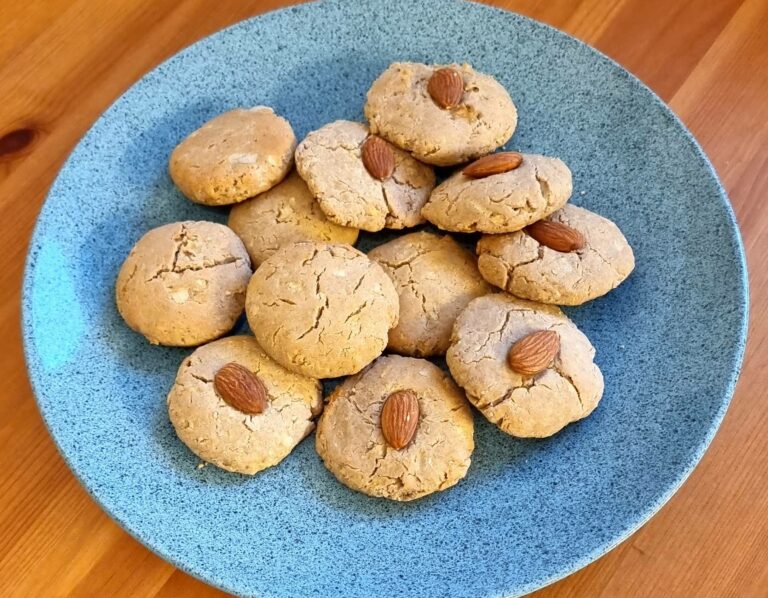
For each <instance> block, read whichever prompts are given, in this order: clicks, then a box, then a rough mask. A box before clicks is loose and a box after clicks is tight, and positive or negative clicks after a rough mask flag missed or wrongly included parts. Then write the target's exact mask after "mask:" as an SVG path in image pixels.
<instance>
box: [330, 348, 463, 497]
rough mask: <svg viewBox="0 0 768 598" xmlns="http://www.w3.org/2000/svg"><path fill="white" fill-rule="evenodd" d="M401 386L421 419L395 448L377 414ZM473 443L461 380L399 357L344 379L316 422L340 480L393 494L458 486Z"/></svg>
mask: <svg viewBox="0 0 768 598" xmlns="http://www.w3.org/2000/svg"><path fill="white" fill-rule="evenodd" d="M403 391H411V392H410V393H409V394H411V396H412V397H413V398H414V403H415V404H417V405H418V410H417V411H418V423H417V424H416V425H415V432H414V433H413V436H412V438H411V439H410V441H409V442H408V444H407V445H406V446H405V447H404V448H400V449H396V448H393V447H392V446H391V445H390V444H389V443H388V441H387V440H386V439H385V436H384V434H383V433H382V425H381V422H380V419H381V414H382V409H383V407H384V403H385V401H386V400H387V399H388V397H390V396H391V395H392V394H393V393H397V392H403ZM411 423H413V422H411ZM474 446H475V445H474V424H473V421H472V412H471V410H470V408H469V405H468V404H467V402H466V400H465V399H464V396H463V394H462V392H461V390H460V389H459V388H458V387H457V386H456V384H455V383H454V382H453V381H452V380H451V379H450V377H449V376H448V375H446V374H445V373H443V372H442V370H440V368H438V367H437V366H435V365H434V364H432V363H430V362H429V361H426V360H424V359H414V358H410V357H400V356H398V355H391V356H386V357H380V358H379V359H377V360H376V361H375V362H374V363H373V364H371V365H370V366H369V367H368V368H366V369H365V370H364V371H362V372H361V373H359V374H358V375H356V376H353V377H351V378H347V379H346V380H345V381H344V382H342V383H341V384H340V385H339V386H338V387H337V388H336V390H335V391H334V392H333V394H332V395H331V396H330V398H329V399H328V404H327V405H326V408H325V412H324V413H323V415H322V417H321V418H320V421H319V422H318V425H317V438H316V447H317V453H318V454H319V455H320V457H321V458H322V460H323V463H325V466H326V467H327V468H328V469H329V470H330V471H331V473H333V475H334V476H336V477H337V478H338V480H339V481H340V482H341V483H342V484H344V485H346V486H348V487H349V488H352V489H353V490H357V491H359V492H363V493H364V494H368V495H370V496H381V497H385V498H390V499H393V500H402V501H404V500H413V499H416V498H420V497H422V496H426V495H427V494H431V493H433V492H437V491H440V490H445V489H446V488H450V487H451V486H453V485H455V484H456V483H457V482H458V481H459V480H461V479H462V478H463V477H464V476H465V475H466V473H467V469H468V468H469V464H470V457H471V455H472V451H473V450H474Z"/></svg>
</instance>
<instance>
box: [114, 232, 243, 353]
mask: <svg viewBox="0 0 768 598" xmlns="http://www.w3.org/2000/svg"><path fill="white" fill-rule="evenodd" d="M250 277H251V263H250V260H249V259H248V253H247V252H246V250H245V247H244V246H243V243H242V241H240V239H239V238H238V237H237V235H236V234H235V233H233V232H232V231H231V230H230V229H229V228H227V227H226V226H224V225H223V224H215V223H213V222H204V221H201V222H191V221H189V222H174V223H172V224H166V225H164V226H160V227H158V228H155V229H152V230H151V231H149V232H148V233H147V234H145V235H144V236H143V237H142V238H141V239H140V240H139V241H138V243H136V245H135V246H134V247H133V249H131V253H130V254H129V255H128V257H127V258H126V260H125V262H124V263H123V266H122V268H120V273H119V274H118V277H117V283H116V285H115V287H116V288H115V294H116V298H117V308H118V310H119V311H120V315H121V316H123V319H124V320H125V322H126V324H128V326H130V327H131V328H133V329H134V330H135V331H136V332H140V333H141V334H143V335H144V336H145V337H147V340H148V341H149V342H150V343H152V344H160V345H171V346H178V347H190V346H194V345H200V344H202V343H206V342H208V341H211V340H213V339H215V338H218V337H220V336H221V335H223V334H225V333H227V332H229V331H230V330H231V329H232V327H233V326H234V325H235V322H237V319H238V318H239V317H240V315H241V314H242V313H243V307H244V305H245V289H246V287H247V285H248V280H249V279H250Z"/></svg>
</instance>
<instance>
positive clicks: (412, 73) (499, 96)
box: [365, 62, 517, 166]
mask: <svg viewBox="0 0 768 598" xmlns="http://www.w3.org/2000/svg"><path fill="white" fill-rule="evenodd" d="M445 68H449V69H452V70H454V71H455V72H456V73H457V75H454V76H455V77H457V80H458V78H460V81H459V82H458V84H459V86H460V87H461V86H463V93H462V92H461V89H459V94H460V97H459V98H458V105H457V106H454V107H449V108H443V107H442V106H441V105H440V104H439V103H438V102H436V101H435V100H434V99H433V97H432V96H431V95H430V92H429V89H428V88H429V82H430V78H431V77H432V76H433V74H434V73H435V72H436V71H438V70H440V69H445ZM365 117H366V119H368V122H369V123H370V127H371V132H372V133H374V134H376V135H380V136H381V137H384V139H386V140H388V141H390V142H392V143H394V144H395V145H396V146H398V147H400V148H402V149H404V150H406V151H407V152H410V153H411V155H412V156H413V157H414V158H417V159H418V160H421V161H422V162H426V163H428V164H435V165H437V166H451V165H453V164H460V163H462V162H466V161H468V160H472V159H473V158H476V157H478V156H482V155H483V154H487V153H489V152H492V151H493V150H495V149H496V148H498V147H501V146H502V145H504V144H505V143H506V142H507V141H508V140H509V138H510V137H512V133H514V131H515V127H516V126H517V109H516V108H515V105H514V103H513V102H512V98H510V97H509V93H507V90H506V89H504V87H503V86H502V85H501V84H500V83H499V82H498V81H496V79H494V78H493V77H491V76H490V75H484V74H482V73H478V72H476V71H475V70H474V69H473V68H472V67H471V66H470V65H468V64H463V65H458V64H451V65H426V64H420V63H416V62H396V63H394V64H391V65H390V66H389V67H388V68H387V69H386V70H385V71H384V72H383V73H382V74H381V75H380V76H379V78H378V79H376V81H374V83H373V85H372V86H371V88H370V89H369V90H368V96H367V101H366V103H365Z"/></svg>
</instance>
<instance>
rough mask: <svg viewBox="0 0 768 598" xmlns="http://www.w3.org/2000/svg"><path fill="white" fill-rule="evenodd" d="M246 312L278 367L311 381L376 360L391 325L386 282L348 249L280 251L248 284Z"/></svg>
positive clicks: (319, 246) (309, 245)
mask: <svg viewBox="0 0 768 598" xmlns="http://www.w3.org/2000/svg"><path fill="white" fill-rule="evenodd" d="M245 310H246V313H247V315H248V323H249V324H250V325H251V329H252V330H253V333H254V335H255V336H256V339H257V340H258V341H259V344H260V345H261V346H262V347H263V348H264V350H265V351H266V352H267V353H268V354H269V355H270V356H271V357H272V358H273V359H274V360H275V361H277V362H278V363H280V364H281V365H283V366H284V367H286V368H288V369H289V370H291V371H294V372H297V373H300V374H304V375H307V376H312V377H314V378H335V377H337V376H346V375H349V374H354V373H357V372H359V371H360V370H361V369H363V368H364V367H365V366H366V365H368V364H369V363H370V362H371V361H373V360H374V359H375V358H376V357H378V356H379V355H380V354H381V352H382V351H383V350H384V348H385V347H386V345H387V333H388V332H389V329H390V328H392V327H394V326H395V325H396V324H397V318H398V312H399V304H398V299H397V291H396V290H395V287H394V285H393V284H392V281H391V280H390V279H389V277H388V276H387V274H386V273H385V272H384V270H383V269H382V268H381V266H379V265H378V264H377V263H375V262H372V261H371V260H370V259H368V257H367V256H366V255H365V254H364V253H362V252H360V251H358V250H357V249H355V248H354V247H350V246H349V245H333V244H326V243H313V242H301V243H296V244H294V245H288V246H285V247H282V248H281V249H279V250H278V251H277V252H275V253H274V254H273V255H272V257H270V258H269V259H267V260H266V261H265V262H264V263H263V264H261V266H259V268H258V270H256V273H255V274H254V275H253V278H251V282H250V283H249V284H248V294H247V297H246V306H245Z"/></svg>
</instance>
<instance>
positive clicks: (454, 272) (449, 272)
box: [368, 232, 493, 357]
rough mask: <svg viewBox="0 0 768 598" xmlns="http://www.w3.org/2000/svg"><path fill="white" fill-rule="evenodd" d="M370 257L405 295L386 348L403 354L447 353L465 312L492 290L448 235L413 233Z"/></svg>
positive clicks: (471, 258)
mask: <svg viewBox="0 0 768 598" xmlns="http://www.w3.org/2000/svg"><path fill="white" fill-rule="evenodd" d="M368 257H370V258H371V259H372V260H374V261H376V262H378V263H379V264H381V266H382V267H383V268H384V270H385V271H386V272H387V274H389V276H390V278H391V279H392V282H394V283H395V288H396V289H397V292H398V295H399V296H400V319H399V321H398V323H397V326H395V327H394V328H393V329H392V330H390V331H389V344H388V345H387V347H388V348H389V349H390V350H392V351H395V352H397V353H402V354H404V355H412V356H414V357H430V356H433V355H442V354H444V353H445V351H446V350H447V349H448V345H449V343H450V339H451V329H452V328H453V322H454V321H455V320H456V317H457V316H458V315H459V313H460V312H461V310H462V309H464V308H465V307H466V306H467V304H468V303H469V302H470V301H471V300H472V299H474V298H475V297H480V296H481V295H485V294H486V293H489V292H491V289H492V288H493V287H491V286H490V285H489V284H488V283H486V282H485V281H484V280H483V278H482V276H480V272H479V271H478V269H477V260H476V259H475V256H474V255H472V253H471V252H470V251H468V250H466V249H464V248H463V247H461V246H460V245H459V244H458V243H456V241H454V240H453V239H451V238H450V237H449V236H447V235H446V236H440V235H435V234H432V233H428V232H418V233H411V234H410V235H404V236H402V237H398V238H397V239H394V240H392V241H389V242H388V243H385V244H383V245H379V246H378V247H376V248H375V249H372V250H371V251H370V252H369V253H368Z"/></svg>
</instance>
